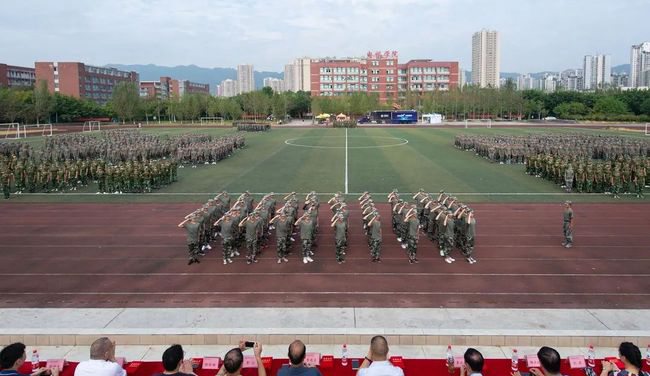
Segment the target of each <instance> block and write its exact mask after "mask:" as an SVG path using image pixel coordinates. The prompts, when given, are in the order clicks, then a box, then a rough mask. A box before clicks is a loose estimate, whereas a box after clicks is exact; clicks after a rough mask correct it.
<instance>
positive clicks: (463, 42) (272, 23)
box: [0, 0, 650, 73]
mask: <svg viewBox="0 0 650 376" xmlns="http://www.w3.org/2000/svg"><path fill="white" fill-rule="evenodd" d="M0 7H1V8H0V9H1V10H0V20H1V21H2V22H0V62H3V63H9V64H15V65H28V66H29V65H32V64H33V63H34V61H37V60H44V61H49V60H53V61H83V62H87V63H90V64H96V65H103V64H108V63H123V64H148V63H155V64H158V65H186V64H196V65H199V66H203V67H234V66H236V65H237V64H243V63H252V64H254V65H255V69H256V70H272V71H282V69H283V66H284V64H285V63H287V62H289V61H291V60H292V59H294V58H296V57H301V56H310V57H324V56H338V57H343V56H361V55H365V53H366V52H367V51H368V50H373V51H374V50H382V51H383V50H398V51H399V52H400V61H405V60H407V59H411V58H431V59H435V60H458V61H460V62H461V66H462V67H463V69H467V70H469V69H471V38H472V33H473V32H475V31H478V30H480V29H482V28H487V29H495V30H498V31H499V32H500V33H501V68H502V69H501V70H502V71H508V72H512V71H515V72H521V73H524V72H536V71H543V70H556V71H557V70H562V69H565V68H571V67H579V66H580V65H581V60H582V57H583V56H584V55H586V54H595V53H606V54H611V55H612V62H613V65H619V64H625V63H629V59H630V57H629V55H630V46H631V45H632V44H636V43H640V42H642V41H646V40H650V27H649V26H648V19H649V17H650V0H266V1H263V0H237V1H234V0H233V1H221V0H58V1H55V0H1V2H0Z"/></svg>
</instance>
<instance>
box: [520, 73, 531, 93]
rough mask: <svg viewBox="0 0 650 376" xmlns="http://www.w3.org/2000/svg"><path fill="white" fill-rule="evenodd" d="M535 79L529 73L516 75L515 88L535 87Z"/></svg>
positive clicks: (528, 88)
mask: <svg viewBox="0 0 650 376" xmlns="http://www.w3.org/2000/svg"><path fill="white" fill-rule="evenodd" d="M534 85H535V79H534V78H533V76H531V75H530V74H522V75H520V76H519V77H517V90H532V89H534V88H535V86H534Z"/></svg>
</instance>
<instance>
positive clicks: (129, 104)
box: [111, 82, 140, 123]
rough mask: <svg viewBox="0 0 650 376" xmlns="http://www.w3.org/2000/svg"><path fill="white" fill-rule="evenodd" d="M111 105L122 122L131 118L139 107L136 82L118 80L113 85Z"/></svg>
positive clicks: (138, 93)
mask: <svg viewBox="0 0 650 376" xmlns="http://www.w3.org/2000/svg"><path fill="white" fill-rule="evenodd" d="M111 106H112V108H113V111H115V114H117V116H118V117H119V118H120V120H122V123H124V122H125V121H126V120H133V118H134V117H135V116H136V114H137V113H138V109H139V107H140V91H139V89H138V86H137V84H135V83H133V82H120V83H118V84H117V85H115V88H114V89H113V98H112V99H111Z"/></svg>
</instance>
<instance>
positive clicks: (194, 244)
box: [178, 214, 201, 265]
mask: <svg viewBox="0 0 650 376" xmlns="http://www.w3.org/2000/svg"><path fill="white" fill-rule="evenodd" d="M178 227H184V228H185V231H186V233H187V248H188V255H189V261H188V262H187V265H192V264H193V263H197V264H198V263H200V262H201V261H199V254H200V251H199V230H200V227H201V223H200V221H199V217H198V215H197V214H191V215H190V217H189V218H188V219H187V220H185V221H183V222H181V223H180V224H179V225H178Z"/></svg>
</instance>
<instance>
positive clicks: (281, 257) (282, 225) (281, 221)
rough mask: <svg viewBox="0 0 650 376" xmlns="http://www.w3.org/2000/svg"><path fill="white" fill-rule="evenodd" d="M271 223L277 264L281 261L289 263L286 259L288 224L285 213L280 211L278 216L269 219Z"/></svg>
mask: <svg viewBox="0 0 650 376" xmlns="http://www.w3.org/2000/svg"><path fill="white" fill-rule="evenodd" d="M271 223H272V224H273V226H274V227H275V237H276V245H277V255H278V264H281V263H282V262H283V261H284V262H289V259H287V236H288V232H289V224H290V222H289V218H288V217H287V214H286V213H285V211H284V210H282V209H280V214H279V215H277V216H275V217H274V218H273V219H271Z"/></svg>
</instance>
